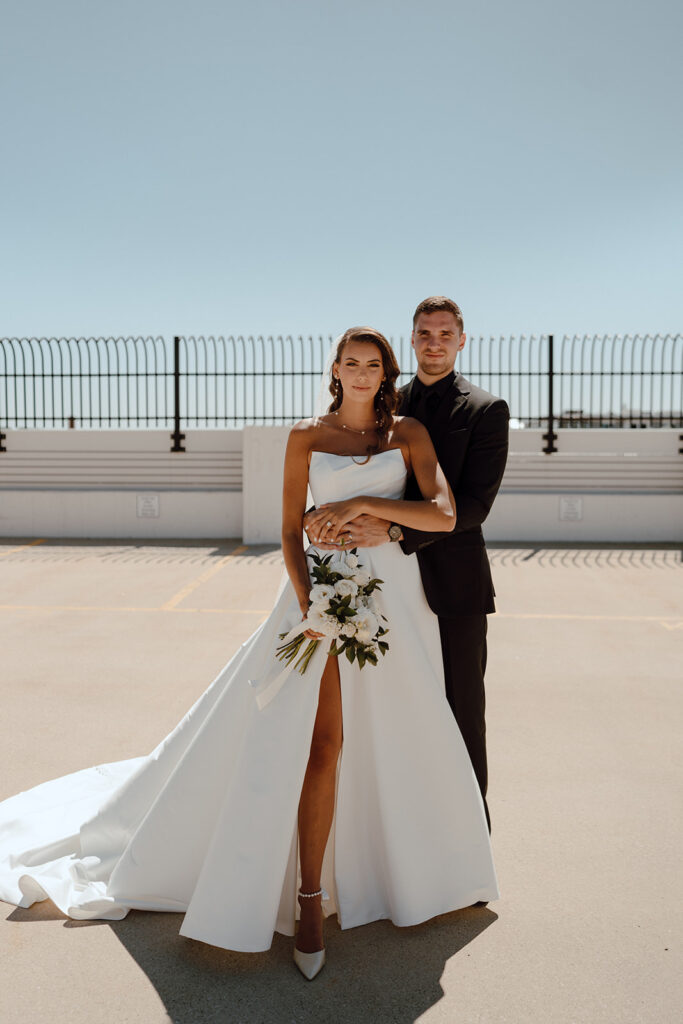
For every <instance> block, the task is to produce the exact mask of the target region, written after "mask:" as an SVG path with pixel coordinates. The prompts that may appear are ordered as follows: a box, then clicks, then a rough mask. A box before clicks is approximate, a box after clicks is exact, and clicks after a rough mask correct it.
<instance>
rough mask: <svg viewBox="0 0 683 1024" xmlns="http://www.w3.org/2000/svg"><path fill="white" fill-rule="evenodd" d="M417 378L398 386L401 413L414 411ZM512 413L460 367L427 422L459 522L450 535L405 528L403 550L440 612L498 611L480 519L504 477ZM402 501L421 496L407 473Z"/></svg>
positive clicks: (442, 614) (433, 606) (448, 615)
mask: <svg viewBox="0 0 683 1024" xmlns="http://www.w3.org/2000/svg"><path fill="white" fill-rule="evenodd" d="M414 383H415V378H414V377H413V379H412V380H411V381H410V382H409V383H408V384H406V386H405V387H403V388H401V391H400V394H401V395H402V400H401V406H400V412H401V414H402V415H404V416H409V415H411V409H412V407H413V405H414V403H413V402H411V396H412V389H413V386H414ZM509 418H510V413H509V410H508V407H507V404H506V403H505V402H504V401H503V399H502V398H495V397H494V396H493V395H490V394H488V392H486V391H483V390H482V389H481V388H478V387H475V385H474V384H470V382H469V381H468V380H466V379H465V378H464V377H463V376H462V374H461V373H456V374H455V378H454V380H453V382H452V384H451V385H450V387H449V388H448V391H447V392H446V393H445V395H444V396H443V398H442V399H441V401H440V403H439V405H438V408H437V411H436V413H435V415H434V417H433V419H432V421H431V422H430V423H428V424H427V429H428V430H429V434H430V437H431V439H432V443H433V445H434V448H435V449H436V454H437V458H438V460H439V463H440V464H441V467H442V469H443V471H444V473H445V474H446V478H447V480H448V482H449V484H450V485H451V489H452V491H453V495H454V497H455V505H456V516H457V521H456V525H455V529H454V530H453V531H452V532H450V533H428V532H425V531H421V530H413V529H411V528H410V527H407V526H404V527H403V528H402V529H403V537H404V539H403V540H402V541H401V542H400V543H401V547H402V548H403V550H404V551H405V553H406V554H412V552H414V551H416V552H417V558H418V562H419V565H420V572H421V574H422V583H423V586H424V590H425V594H426V596H427V600H428V602H429V606H430V608H431V609H432V611H434V612H435V613H436V614H437V615H439V616H440V617H442V618H451V617H454V616H459V615H476V614H486V613H488V612H493V611H495V604H494V600H493V598H494V593H495V591H494V589H493V582H492V580H491V569H490V566H489V560H488V556H487V554H486V545H485V544H484V537H483V534H482V531H481V524H482V523H483V522H484V520H485V519H486V517H487V515H488V514H489V511H490V509H491V505H492V504H493V499H494V498H495V496H496V494H497V493H498V488H499V487H500V482H501V480H502V479H503V472H504V470H505V462H506V460H507V452H508V421H509ZM405 497H406V498H407V499H415V500H417V499H419V498H421V494H420V490H419V488H418V486H417V482H416V480H415V478H414V477H413V476H411V477H410V478H409V480H408V483H407V485H406V494H405Z"/></svg>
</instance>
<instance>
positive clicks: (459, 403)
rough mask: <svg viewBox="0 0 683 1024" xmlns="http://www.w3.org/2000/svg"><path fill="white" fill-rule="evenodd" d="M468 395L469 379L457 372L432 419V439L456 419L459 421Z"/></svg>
mask: <svg viewBox="0 0 683 1024" xmlns="http://www.w3.org/2000/svg"><path fill="white" fill-rule="evenodd" d="M468 395H469V387H468V386H467V381H466V380H465V378H464V377H463V375H462V374H461V373H456V375H455V378H454V379H453V383H452V384H451V386H450V388H449V389H448V391H447V392H446V394H445V395H444V396H443V398H442V399H441V401H440V403H439V408H438V409H437V411H436V416H435V417H434V419H433V421H432V426H431V430H430V431H429V433H430V434H431V436H432V439H436V438H438V437H439V435H440V434H441V433H442V432H443V431H445V430H448V429H449V427H451V426H452V425H453V423H454V421H455V422H457V420H458V413H459V412H460V409H462V407H463V406H465V405H466V403H467V396H468Z"/></svg>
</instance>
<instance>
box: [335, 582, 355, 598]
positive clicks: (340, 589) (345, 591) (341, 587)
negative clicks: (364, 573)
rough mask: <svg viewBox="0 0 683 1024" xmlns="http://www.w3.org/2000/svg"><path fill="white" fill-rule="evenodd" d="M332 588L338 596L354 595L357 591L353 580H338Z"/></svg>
mask: <svg viewBox="0 0 683 1024" xmlns="http://www.w3.org/2000/svg"><path fill="white" fill-rule="evenodd" d="M334 589H335V591H336V593H337V594H339V596H340V597H355V596H356V594H357V593H358V584H357V583H354V581H353V580H339V582H338V583H335V585H334Z"/></svg>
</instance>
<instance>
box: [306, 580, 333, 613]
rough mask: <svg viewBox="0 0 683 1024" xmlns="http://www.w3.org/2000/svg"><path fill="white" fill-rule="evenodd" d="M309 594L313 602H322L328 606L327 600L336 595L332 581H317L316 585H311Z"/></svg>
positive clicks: (324, 605)
mask: <svg viewBox="0 0 683 1024" xmlns="http://www.w3.org/2000/svg"><path fill="white" fill-rule="evenodd" d="M308 596H309V598H310V600H311V603H312V604H322V605H323V607H325V608H326V607H327V602H328V601H329V600H330V598H331V597H334V587H333V586H332V584H331V583H316V585H315V586H314V587H311V592H310V594H309V595H308Z"/></svg>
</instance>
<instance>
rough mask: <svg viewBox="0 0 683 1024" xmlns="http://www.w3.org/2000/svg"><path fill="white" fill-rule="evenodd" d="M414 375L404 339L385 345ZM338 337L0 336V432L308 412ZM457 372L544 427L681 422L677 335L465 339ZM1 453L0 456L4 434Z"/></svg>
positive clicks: (245, 419)
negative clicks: (1, 429)
mask: <svg viewBox="0 0 683 1024" xmlns="http://www.w3.org/2000/svg"><path fill="white" fill-rule="evenodd" d="M391 340H392V344H393V345H394V348H395V351H396V355H397V358H398V361H399V365H400V366H401V367H402V369H403V373H402V374H401V378H400V381H399V383H405V382H406V381H407V380H409V379H410V377H411V375H412V374H413V372H414V369H415V362H414V357H413V352H412V349H411V346H410V339H409V338H398V339H391ZM331 343H332V338H331V337H322V336H318V337H315V338H314V337H307V338H304V337H296V338H295V337H291V336H287V337H282V336H280V337H213V336H210V337H203V336H200V337H176V338H173V339H165V338H162V337H146V338H142V337H139V338H132V337H129V338H21V339H19V338H2V339H0V428H2V427H3V426H6V427H13V428H22V427H24V428H27V427H31V428H36V427H38V428H62V427H78V428H91V429H92V428H112V427H115V428H121V427H123V428H139V427H158V428H167V427H170V428H172V429H173V437H174V445H173V447H174V450H176V451H178V450H182V445H181V440H182V438H181V431H182V429H183V428H187V427H240V426H243V425H245V424H252V423H254V424H256V423H260V424H286V423H291V422H294V421H296V420H297V419H301V418H303V417H306V416H310V415H311V414H312V412H313V411H314V408H315V401H316V397H317V391H318V387H319V382H320V375H321V372H322V368H323V366H324V363H325V359H326V356H327V353H328V351H329V348H330V345H331ZM457 365H458V368H459V369H460V370H461V372H462V373H463V374H464V375H465V376H466V377H468V378H469V379H470V380H472V381H473V382H474V383H476V384H478V385H479V386H480V387H483V388H484V389H486V390H487V391H491V392H493V393H494V394H497V395H500V396H501V397H503V398H505V399H506V400H507V402H508V404H509V406H510V412H511V415H512V416H513V417H514V418H515V419H516V420H517V421H519V423H520V424H523V425H524V426H528V427H544V428H546V448H545V450H546V451H553V450H554V446H553V440H554V431H555V429H556V428H558V427H574V428H579V427H622V428H623V427H627V428H640V427H655V428H656V427H678V428H680V427H682V426H683V335H680V334H676V335H673V334H667V335H634V336H619V335H613V336H608V335H602V336H597V335H594V336H588V335H584V336H582V337H579V336H573V337H572V336H566V335H565V336H564V337H562V338H559V337H555V336H554V335H552V334H550V335H538V336H520V337H499V338H484V337H475V338H468V341H467V344H466V346H465V348H464V350H463V351H462V352H461V353H460V355H459V356H458V364H457ZM0 450H3V446H2V438H1V437H0Z"/></svg>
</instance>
